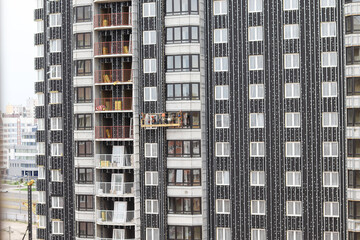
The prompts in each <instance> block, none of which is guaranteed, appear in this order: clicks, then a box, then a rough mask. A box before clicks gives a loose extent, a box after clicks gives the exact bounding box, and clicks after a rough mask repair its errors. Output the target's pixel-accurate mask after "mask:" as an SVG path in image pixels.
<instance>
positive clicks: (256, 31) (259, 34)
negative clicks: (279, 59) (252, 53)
mask: <svg viewBox="0 0 360 240" xmlns="http://www.w3.org/2000/svg"><path fill="white" fill-rule="evenodd" d="M248 39H249V42H253V41H262V40H263V27H262V26H255V27H249V35H248Z"/></svg>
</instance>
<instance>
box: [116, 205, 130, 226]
mask: <svg viewBox="0 0 360 240" xmlns="http://www.w3.org/2000/svg"><path fill="white" fill-rule="evenodd" d="M126 209H127V202H114V218H113V221H114V222H117V223H125V222H126Z"/></svg>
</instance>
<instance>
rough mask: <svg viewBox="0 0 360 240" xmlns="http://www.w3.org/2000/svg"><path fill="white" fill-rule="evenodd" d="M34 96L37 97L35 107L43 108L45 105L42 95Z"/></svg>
mask: <svg viewBox="0 0 360 240" xmlns="http://www.w3.org/2000/svg"><path fill="white" fill-rule="evenodd" d="M36 96H37V100H38V101H37V105H36V106H44V103H45V97H44V96H45V95H44V93H37V94H36Z"/></svg>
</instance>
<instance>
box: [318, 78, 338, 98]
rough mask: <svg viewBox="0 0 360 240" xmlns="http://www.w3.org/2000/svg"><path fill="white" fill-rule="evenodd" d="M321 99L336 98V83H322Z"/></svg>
mask: <svg viewBox="0 0 360 240" xmlns="http://www.w3.org/2000/svg"><path fill="white" fill-rule="evenodd" d="M322 97H337V82H323V83H322Z"/></svg>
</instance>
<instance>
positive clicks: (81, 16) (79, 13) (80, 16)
mask: <svg viewBox="0 0 360 240" xmlns="http://www.w3.org/2000/svg"><path fill="white" fill-rule="evenodd" d="M90 21H91V6H80V7H76V8H75V23H80V22H90Z"/></svg>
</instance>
